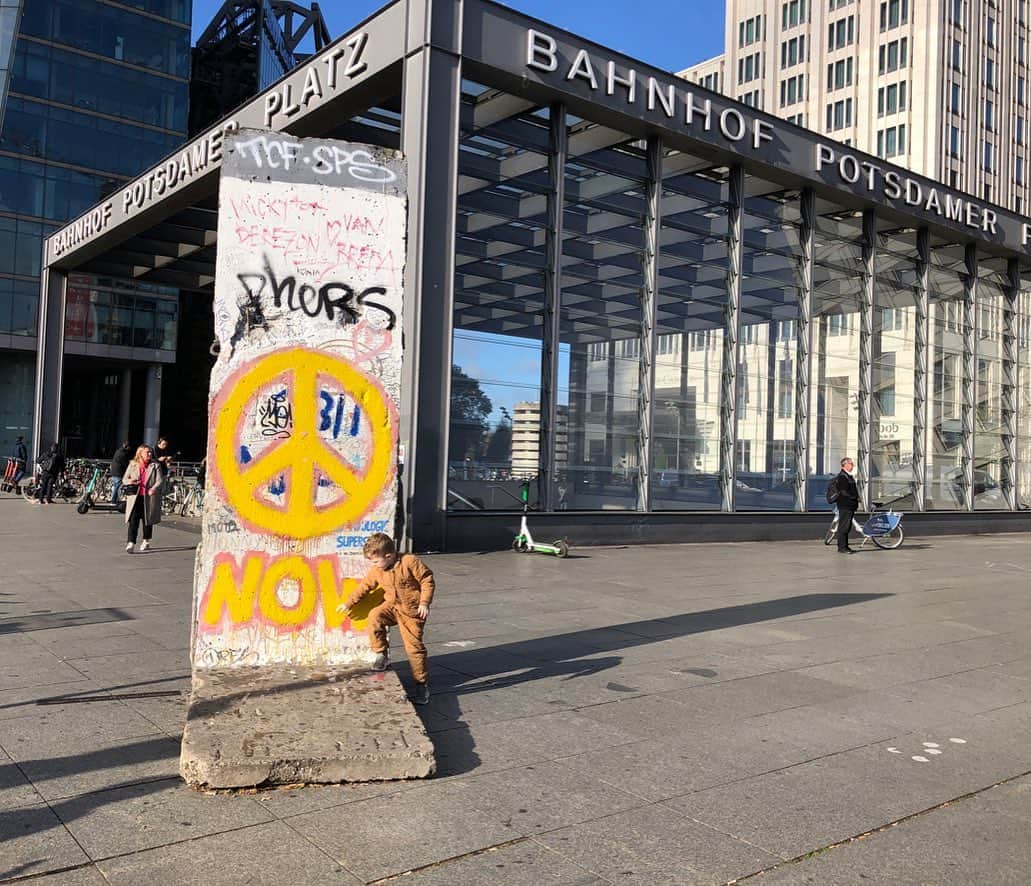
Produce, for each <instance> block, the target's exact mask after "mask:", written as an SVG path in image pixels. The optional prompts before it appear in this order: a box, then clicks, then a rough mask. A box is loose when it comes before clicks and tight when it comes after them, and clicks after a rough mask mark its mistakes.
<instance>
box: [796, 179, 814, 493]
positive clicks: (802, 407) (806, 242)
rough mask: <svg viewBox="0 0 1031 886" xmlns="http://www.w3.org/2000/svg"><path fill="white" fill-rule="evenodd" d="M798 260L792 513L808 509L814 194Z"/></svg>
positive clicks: (809, 195) (805, 205) (809, 196)
mask: <svg viewBox="0 0 1031 886" xmlns="http://www.w3.org/2000/svg"><path fill="white" fill-rule="evenodd" d="M801 201H802V228H801V231H800V241H801V242H800V243H799V246H800V247H801V251H802V254H801V257H800V258H799V262H798V276H799V281H800V285H799V287H798V320H797V321H796V324H795V453H794V455H795V510H796V511H804V510H805V509H806V508H807V507H808V501H807V499H808V495H807V492H808V483H807V482H806V481H807V479H808V474H809V396H810V390H809V389H810V385H811V383H812V377H813V324H812V319H813V260H814V259H813V256H814V252H813V241H814V237H815V232H816V195H815V194H814V193H813V190H812V188H806V189H804V190H803V191H802V196H801Z"/></svg>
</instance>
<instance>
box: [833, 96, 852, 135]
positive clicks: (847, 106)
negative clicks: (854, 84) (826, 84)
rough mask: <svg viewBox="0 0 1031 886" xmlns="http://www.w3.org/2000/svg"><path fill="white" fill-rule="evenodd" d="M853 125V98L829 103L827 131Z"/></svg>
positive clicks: (834, 130)
mask: <svg viewBox="0 0 1031 886" xmlns="http://www.w3.org/2000/svg"><path fill="white" fill-rule="evenodd" d="M851 125H852V99H850V98H846V99H844V100H843V101H838V102H834V103H833V104H830V105H827V131H828V132H836V131H837V130H839V129H845V128H846V127H848V126H851Z"/></svg>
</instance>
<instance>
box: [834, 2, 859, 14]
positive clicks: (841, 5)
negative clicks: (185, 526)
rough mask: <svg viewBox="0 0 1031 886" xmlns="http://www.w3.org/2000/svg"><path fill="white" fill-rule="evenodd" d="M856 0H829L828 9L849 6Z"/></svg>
mask: <svg viewBox="0 0 1031 886" xmlns="http://www.w3.org/2000/svg"><path fill="white" fill-rule="evenodd" d="M855 2H856V0H830V7H829V9H830V11H831V12H834V10H835V9H841V8H842V7H844V6H850V5H851V4H853V3H855Z"/></svg>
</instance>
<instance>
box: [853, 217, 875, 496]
mask: <svg viewBox="0 0 1031 886" xmlns="http://www.w3.org/2000/svg"><path fill="white" fill-rule="evenodd" d="M876 252H877V214H876V212H875V211H874V210H872V209H867V210H866V211H864V212H863V267H862V270H861V274H862V277H863V287H862V290H861V291H860V295H859V298H860V304H859V392H858V401H859V443H858V447H857V452H856V485H857V486H858V487H859V503H860V505H861V506H862V507H863V508H864V509H865V508H869V507H870V436H871V428H870V423H871V416H872V413H873V402H872V399H873V398H872V397H871V393H872V390H873V302H874V270H875V257H876Z"/></svg>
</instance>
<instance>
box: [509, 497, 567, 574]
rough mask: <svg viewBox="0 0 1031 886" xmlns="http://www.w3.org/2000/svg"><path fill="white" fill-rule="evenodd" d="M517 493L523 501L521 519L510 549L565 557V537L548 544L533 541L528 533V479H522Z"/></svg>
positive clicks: (524, 552)
mask: <svg viewBox="0 0 1031 886" xmlns="http://www.w3.org/2000/svg"><path fill="white" fill-rule="evenodd" d="M519 494H520V498H521V499H522V501H523V519H522V522H521V523H520V524H519V534H518V535H516V537H515V538H514V539H512V550H513V551H515V552H516V553H518V554H526V553H538V554H554V555H555V556H556V557H565V556H566V555H567V554H568V553H569V543H568V542H567V541H566V540H565V539H559V540H558V541H556V542H552V543H551V544H550V545H549V544H545V543H544V542H540V541H534V540H533V536H532V535H531V534H530V527H529V525H528V524H527V522H526V514H527V513H528V512H529V510H530V481H529V480H524V481H523V483H522V486H521V488H520V490H519Z"/></svg>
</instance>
